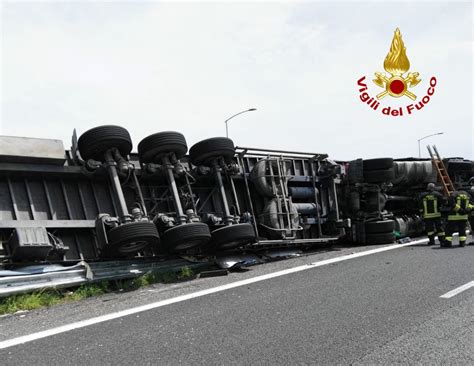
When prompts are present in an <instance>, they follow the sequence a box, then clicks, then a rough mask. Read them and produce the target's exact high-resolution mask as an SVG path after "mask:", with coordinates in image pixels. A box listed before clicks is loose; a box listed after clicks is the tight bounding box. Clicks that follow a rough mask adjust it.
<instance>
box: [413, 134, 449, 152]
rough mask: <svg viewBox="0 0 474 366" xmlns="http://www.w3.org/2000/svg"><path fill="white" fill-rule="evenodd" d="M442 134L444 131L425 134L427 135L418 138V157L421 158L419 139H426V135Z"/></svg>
mask: <svg viewBox="0 0 474 366" xmlns="http://www.w3.org/2000/svg"><path fill="white" fill-rule="evenodd" d="M443 134H444V132H437V133H433V134H431V135H427V136H424V137H422V138H420V139H418V157H419V158H421V149H420V141H421V140H424V139H427V138H428V137H431V136H436V135H443Z"/></svg>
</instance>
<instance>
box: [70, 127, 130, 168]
mask: <svg viewBox="0 0 474 366" xmlns="http://www.w3.org/2000/svg"><path fill="white" fill-rule="evenodd" d="M77 147H78V150H79V152H80V154H81V157H82V158H83V159H84V160H89V159H94V160H97V161H104V153H105V152H106V151H107V150H109V149H111V148H113V147H115V148H117V149H118V150H119V151H120V154H121V155H122V156H123V157H126V156H127V155H128V154H130V152H131V151H132V147H133V144H132V139H131V137H130V134H129V133H128V131H127V130H126V129H125V128H123V127H120V126H112V125H108V126H99V127H95V128H92V129H90V130H88V131H86V132H84V133H83V134H82V135H81V137H79V140H78V141H77Z"/></svg>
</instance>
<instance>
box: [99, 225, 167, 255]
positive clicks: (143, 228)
mask: <svg viewBox="0 0 474 366" xmlns="http://www.w3.org/2000/svg"><path fill="white" fill-rule="evenodd" d="M107 239H108V242H109V247H108V248H107V252H109V253H116V254H120V255H128V254H135V253H137V252H139V251H140V250H142V249H144V248H145V247H147V246H149V245H157V244H158V243H159V241H160V236H159V234H158V230H157V229H156V226H155V224H153V223H152V222H148V221H137V222H130V223H128V224H123V225H120V226H117V227H114V228H112V229H110V230H109V231H108V232H107Z"/></svg>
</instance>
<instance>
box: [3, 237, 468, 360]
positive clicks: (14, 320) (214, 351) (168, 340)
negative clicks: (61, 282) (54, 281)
mask: <svg viewBox="0 0 474 366" xmlns="http://www.w3.org/2000/svg"><path fill="white" fill-rule="evenodd" d="M377 247H378V246H372V247H369V248H357V249H354V248H341V249H340V250H335V251H330V252H324V253H317V254H314V255H311V256H308V257H303V258H297V259H292V260H287V261H284V262H278V263H270V264H265V265H260V266H256V267H252V269H251V270H249V271H247V272H245V273H237V274H232V275H231V276H228V277H219V278H210V279H200V280H195V281H191V282H188V283H185V284H176V285H155V286H153V287H151V288H149V289H144V290H142V291H136V292H134V293H128V294H117V295H106V296H103V297H99V298H96V299H89V300H86V301H82V302H79V303H77V304H68V305H63V306H60V307H57V308H54V309H49V310H40V311H36V312H31V313H27V314H24V315H15V316H9V317H5V318H3V319H0V342H1V341H5V340H9V339H12V338H14V337H18V336H22V335H27V334H30V333H34V332H38V331H41V330H46V329H49V328H52V327H55V326H58V325H64V324H68V323H71V322H75V321H78V320H82V319H88V318H91V317H95V316H98V315H104V314H107V313H111V312H114V311H118V310H123V309H127V308H130V307H133V306H138V305H141V304H143V303H150V302H153V301H160V300H163V299H170V298H173V297H176V296H181V295H183V294H189V293H192V292H195V291H200V290H202V289H208V288H212V287H213V286H222V285H225V284H227V283H230V282H233V281H238V280H241V279H246V278H252V277H254V276H259V275H262V274H268V273H272V272H274V271H279V270H282V269H288V268H292V267H296V266H300V265H302V264H304V263H313V262H317V261H320V260H324V259H328V258H335V257H338V256H341V255H345V254H349V253H353V252H357V251H359V252H360V251H364V250H367V249H373V248H377ZM473 264H474V246H468V247H465V248H457V247H454V248H452V249H440V248H439V247H438V246H436V247H429V246H426V245H415V246H408V247H403V248H397V249H393V250H390V251H385V252H381V253H377V254H371V255H367V256H363V257H358V258H353V259H348V260H345V261H341V262H337V263H332V264H328V265H324V266H320V267H316V268H311V269H308V270H304V271H301V272H296V273H290V274H286V275H283V276H279V277H276V278H270V279H267V280H264V281H260V282H256V283H249V284H247V285H244V286H240V287H235V288H231V289H228V290H224V291H220V292H216V293H212V294H209V295H207V296H201V297H198V298H193V299H190V300H186V301H182V302H179V303H174V304H171V305H166V306H162V307H159V308H155V309H151V310H148V311H144V312H140V313H136V314H132V315H129V316H125V317H121V318H118V319H113V320H110V321H106V322H101V323H97V324H93V325H90V326H87V327H83V328H79V329H74V330H70V331H68V332H64V333H61V334H57V335H53V336H49V337H45V338H41V339H38V340H34V341H31V342H28V343H25V344H20V345H15V346H12V347H9V348H5V349H2V350H0V359H1V360H2V364H5V365H9V364H43V365H55V364H62V365H64V364H74V365H77V364H88V365H91V364H114V365H122V364H137V365H142V364H157V365H176V364H206V365H214V364H216V365H223V364H272V365H273V364H286V365H287V364H393V363H403V364H440V365H441V364H443V365H445V364H462V365H465V364H474V287H471V288H469V289H467V290H465V291H463V292H460V293H458V294H456V295H454V296H453V297H450V298H441V297H440V296H442V295H444V294H446V293H447V292H449V291H452V290H454V289H456V288H458V287H460V286H462V285H464V284H466V283H469V282H471V281H473V280H474V265H473Z"/></svg>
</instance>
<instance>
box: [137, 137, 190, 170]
mask: <svg viewBox="0 0 474 366" xmlns="http://www.w3.org/2000/svg"><path fill="white" fill-rule="evenodd" d="M187 151H188V145H187V144H186V139H185V138H184V136H183V134H181V133H179V132H174V131H165V132H158V133H155V134H153V135H150V136H148V137H145V138H144V139H143V140H142V141H140V143H139V144H138V156H139V158H140V162H142V163H145V164H146V163H159V162H160V158H161V157H162V156H163V154H168V153H174V154H175V155H176V158H177V159H181V158H182V157H183V156H184V155H186V152H187Z"/></svg>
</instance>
